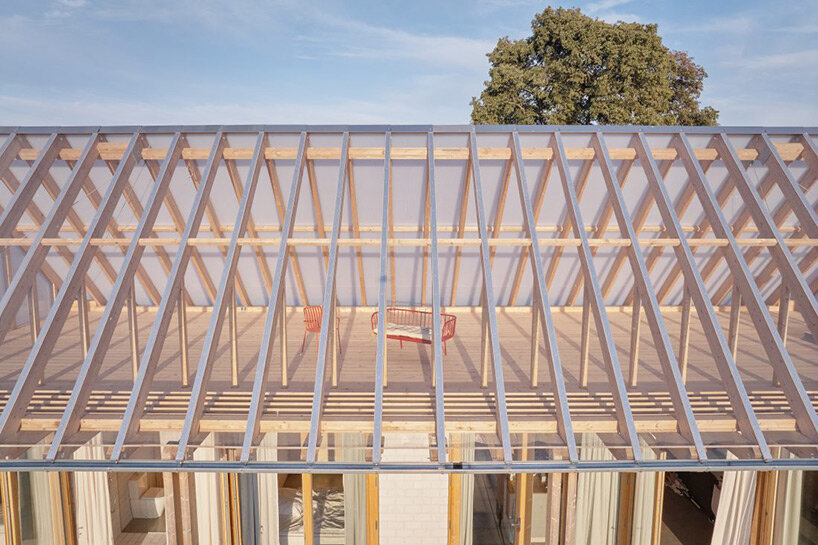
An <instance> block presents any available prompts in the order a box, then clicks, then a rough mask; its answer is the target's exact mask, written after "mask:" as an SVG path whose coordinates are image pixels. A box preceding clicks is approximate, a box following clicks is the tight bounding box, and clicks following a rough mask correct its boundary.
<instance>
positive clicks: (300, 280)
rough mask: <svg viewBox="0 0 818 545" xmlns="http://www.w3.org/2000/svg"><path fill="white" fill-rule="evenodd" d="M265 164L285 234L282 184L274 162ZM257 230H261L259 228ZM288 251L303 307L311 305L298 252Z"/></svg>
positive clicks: (280, 229)
mask: <svg viewBox="0 0 818 545" xmlns="http://www.w3.org/2000/svg"><path fill="white" fill-rule="evenodd" d="M296 159H297V158H296ZM265 163H266V165H267V173H268V174H269V175H270V185H272V187H273V198H274V199H275V202H276V212H277V213H278V224H279V231H282V232H283V231H285V227H284V226H285V225H286V222H285V219H286V218H285V215H286V213H285V209H284V196H283V195H282V194H281V184H280V183H279V181H278V176H277V175H276V170H275V163H274V162H273V161H266V162H265ZM257 229H259V230H261V229H260V228H259V227H258V226H257ZM310 230H312V229H310ZM288 251H289V253H290V260H291V263H292V267H293V275H294V276H295V282H296V286H297V287H298V296H299V297H300V298H301V300H300V303H301V305H302V306H306V305H309V304H310V302H309V299H308V298H307V289H306V288H305V287H304V277H303V275H302V274H301V266H300V265H299V263H298V252H296V249H295V248H293V247H289V248H288Z"/></svg>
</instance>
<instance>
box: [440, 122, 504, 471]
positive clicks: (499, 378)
mask: <svg viewBox="0 0 818 545" xmlns="http://www.w3.org/2000/svg"><path fill="white" fill-rule="evenodd" d="M426 149H427V152H426V176H427V180H428V186H427V187H428V197H429V201H428V202H429V208H428V212H429V214H428V218H429V223H428V226H429V227H428V229H429V233H430V236H431V239H432V244H431V245H430V247H429V256H430V261H431V263H430V265H431V267H430V268H431V271H430V272H431V273H432V286H431V287H432V294H431V297H432V383H433V387H434V389H435V440H436V443H437V460H438V462H440V463H444V464H445V463H446V462H447V460H448V459H449V457H448V451H447V449H446V416H445V408H444V404H443V389H444V382H445V381H444V377H443V342H442V341H441V338H440V337H441V327H440V270H439V269H440V260H439V253H438V247H437V188H436V186H435V136H434V133H433V132H432V131H429V132H428V133H427V134H426ZM472 164H473V165H474V159H472ZM473 170H475V169H474V168H473ZM479 186H480V173H479V172H477V170H475V172H474V189H475V199H480V203H482V194H479V193H478V192H479V191H480V189H479ZM481 213H482V210H481V209H480V207H479V205H478V210H477V214H478V216H480V215H481ZM481 221H482V220H481V219H478V220H477V223H478V225H479V224H480V223H481ZM481 233H482V235H483V236H485V231H481ZM481 238H482V240H483V243H484V244H483V246H481V253H482V250H483V249H485V240H486V239H485V238H483V237H481ZM483 264H484V267H483V271H484V272H485V270H486V269H485V255H483ZM489 276H491V272H489ZM487 289H491V279H490V278H488V279H484V282H483V290H484V295H488V296H489V297H492V295H491V293H489V292H488V291H486V290H487ZM425 290H426V286H425V285H424V292H425ZM492 303H493V300H492ZM491 312H494V305H493V304H492V305H491ZM495 333H496V331H495ZM494 338H495V340H496V337H494ZM495 344H496V343H495ZM496 351H497V353H498V354H499V351H500V347H499V346H497V349H496ZM494 379H495V382H496V383H498V384H500V386H497V389H496V391H497V393H498V396H497V412H498V422H499V423H500V425H499V426H498V430H499V431H500V434H499V435H500V439H501V440H502V442H503V459H504V460H506V461H510V460H511V456H510V454H511V446H510V444H509V442H508V441H507V439H508V416H507V415H506V414H505V410H506V407H505V405H506V403H505V401H506V400H505V391H504V387H503V386H502V382H503V374H502V369H501V371H500V374H497V369H496V367H495V375H494ZM500 394H501V395H500ZM503 418H505V429H503V427H502V425H503Z"/></svg>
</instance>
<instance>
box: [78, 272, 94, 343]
mask: <svg viewBox="0 0 818 545" xmlns="http://www.w3.org/2000/svg"><path fill="white" fill-rule="evenodd" d="M77 311H78V312H77V314H79V320H80V344H82V357H83V359H84V358H85V357H86V356H88V347H89V346H91V331H90V326H89V325H88V295H87V293H86V291H85V283H84V282H83V284H82V287H81V288H80V292H79V294H78V296H77Z"/></svg>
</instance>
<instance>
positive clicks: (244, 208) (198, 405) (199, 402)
mask: <svg viewBox="0 0 818 545" xmlns="http://www.w3.org/2000/svg"><path fill="white" fill-rule="evenodd" d="M266 139H267V136H266V134H265V133H264V132H263V131H260V132H259V133H258V136H257V137H256V144H255V146H254V148H253V158H252V159H251V161H250V169H249V171H248V173H247V182H246V183H245V185H244V191H243V193H242V197H241V201H240V202H239V210H238V213H237V214H236V220H235V222H234V223H233V225H234V228H233V234H232V237H231V239H230V247H229V248H228V250H227V258H226V260H225V261H226V263H225V266H224V270H223V271H222V277H221V280H220V281H219V291H218V293H217V294H216V299H215V300H214V301H213V313H212V314H211V315H210V322H209V323H208V326H207V333H206V334H205V338H204V344H203V346H202V354H201V357H200V358H199V366H198V367H197V368H196V378H195V379H194V380H193V388H192V389H191V392H190V404H189V405H188V409H187V413H186V414H185V422H184V425H183V427H182V433H181V436H180V437H179V449H178V450H177V451H176V459H177V460H178V461H181V460H183V459H184V457H185V454H186V451H187V446H188V444H189V443H190V441H191V436H194V434H196V435H198V434H199V420H200V419H201V416H202V413H203V412H204V401H205V388H207V385H208V383H209V382H210V376H211V374H212V373H213V365H214V360H215V359H216V351H217V349H218V345H219V339H220V338H221V333H222V329H223V327H224V320H225V314H226V311H227V307H229V306H230V305H231V301H232V304H235V299H236V295H235V284H234V282H235V278H234V277H235V273H236V267H237V266H238V262H239V255H240V254H241V246H239V244H238V240H239V238H241V237H242V236H244V233H245V230H246V229H247V224H248V222H249V221H250V209H251V207H252V204H253V196H254V195H255V193H256V187H258V178H259V173H260V172H261V163H262V162H263V161H264V157H263V148H264V143H265V141H266ZM200 213H201V212H200ZM146 396H147V392H143V393H142V395H141V396H140V397H141V398H142V399H138V398H135V397H134V396H131V399H130V400H129V401H128V410H127V411H126V413H125V418H124V419H123V420H122V427H121V428H120V430H119V436H118V437H117V440H116V443H115V444H114V451H113V454H112V459H114V460H116V459H118V458H119V456H120V454H121V451H122V447H123V445H124V443H125V442H126V441H127V440H128V439H130V436H131V435H132V434H133V433H134V432H135V431H136V423H137V421H135V420H134V419H133V417H134V415H135V414H136V413H138V414H136V415H137V416H139V415H141V413H142V411H143V410H144V402H145V398H146Z"/></svg>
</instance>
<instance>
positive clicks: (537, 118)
mask: <svg viewBox="0 0 818 545" xmlns="http://www.w3.org/2000/svg"><path fill="white" fill-rule="evenodd" d="M531 28H532V30H533V31H534V32H533V35H532V36H530V37H528V38H525V39H522V40H510V39H508V37H505V38H501V39H500V40H499V41H498V42H497V47H496V48H495V49H494V51H492V52H491V53H489V54H488V58H489V62H490V65H491V67H490V69H489V81H487V82H485V89H484V90H483V92H482V93H480V97H477V98H472V102H471V104H472V113H471V117H472V122H473V123H477V124H540V125H542V124H553V125H573V124H581V125H587V124H601V125H631V124H635V125H715V124H716V123H717V121H718V115H719V113H718V111H717V110H715V109H713V108H711V107H709V106H707V107H702V106H701V105H700V104H699V96H700V95H701V92H702V88H703V82H704V78H706V77H707V73H706V72H705V71H704V69H703V68H702V67H701V66H699V65H697V64H696V63H694V62H693V59H692V57H690V56H689V55H688V54H687V53H685V52H683V51H672V50H670V49H668V48H667V47H666V46H665V45H664V44H663V43H662V38H661V37H660V36H659V35H658V34H657V32H656V25H643V24H639V23H625V22H621V21H620V22H617V23H615V24H610V23H606V22H605V21H601V20H599V19H594V18H592V17H588V16H587V15H583V14H582V13H581V12H580V11H579V9H564V8H559V9H553V8H547V9H546V10H545V11H543V12H542V13H540V14H538V15H537V16H536V17H535V18H534V20H533V21H532V22H531Z"/></svg>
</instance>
